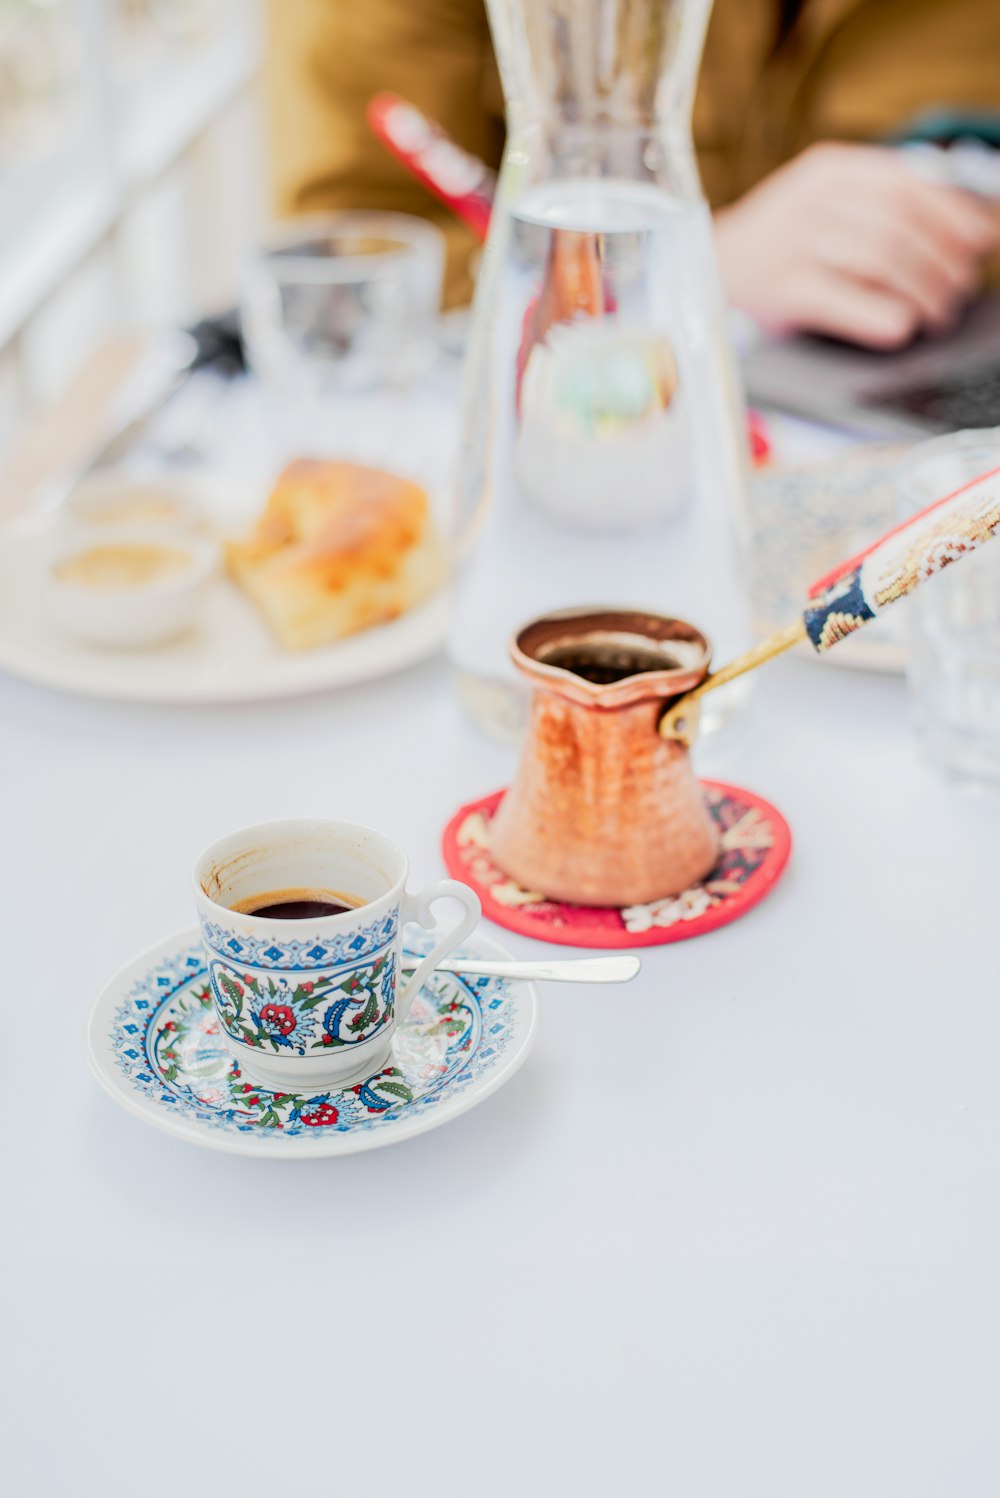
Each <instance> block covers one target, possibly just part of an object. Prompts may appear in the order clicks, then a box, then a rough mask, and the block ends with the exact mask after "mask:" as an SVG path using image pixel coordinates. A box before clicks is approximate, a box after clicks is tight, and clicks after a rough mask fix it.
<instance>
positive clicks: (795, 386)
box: [743, 295, 1000, 438]
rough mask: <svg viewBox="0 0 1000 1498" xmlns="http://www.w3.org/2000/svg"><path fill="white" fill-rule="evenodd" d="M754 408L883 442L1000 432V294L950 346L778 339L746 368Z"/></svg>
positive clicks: (973, 314)
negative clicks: (875, 347) (888, 348)
mask: <svg viewBox="0 0 1000 1498" xmlns="http://www.w3.org/2000/svg"><path fill="white" fill-rule="evenodd" d="M743 375H744V379H745V381H746V388H747V395H748V398H749V400H750V403H751V405H754V406H762V407H772V408H774V409H776V410H779V411H789V412H792V413H793V414H795V415H797V416H804V417H807V418H810V419H812V420H814V421H820V422H822V423H823V424H824V425H825V426H836V427H843V428H846V429H848V430H850V431H854V432H858V433H862V434H864V435H866V436H873V437H887V438H888V437H920V436H932V435H934V434H935V433H938V432H954V431H959V430H961V429H963V428H965V427H994V426H1000V295H990V296H984V297H981V298H980V299H979V301H977V302H975V303H974V304H973V305H972V307H971V308H970V309H969V311H968V313H967V314H966V316H965V319H964V321H963V322H962V323H961V324H960V325H959V326H958V327H957V328H956V329H955V330H954V332H952V333H949V334H947V335H946V336H945V337H943V338H935V339H920V340H918V341H917V342H916V343H913V344H911V345H910V346H909V347H908V348H906V349H902V350H900V351H897V352H893V353H876V352H874V351H872V350H869V349H859V348H857V347H855V346H854V345H851V344H846V343H839V342H837V341H836V340H835V339H830V338H818V337H811V336H806V335H796V336H794V337H788V338H781V339H769V340H766V341H765V342H763V343H761V344H760V345H758V346H757V347H756V348H754V349H753V350H752V351H751V352H750V353H749V354H748V356H747V357H746V359H745V360H744V361H743Z"/></svg>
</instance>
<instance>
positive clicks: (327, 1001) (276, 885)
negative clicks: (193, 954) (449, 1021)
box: [194, 820, 481, 1091]
mask: <svg viewBox="0 0 1000 1498" xmlns="http://www.w3.org/2000/svg"><path fill="white" fill-rule="evenodd" d="M407 869H408V861H407V858H406V854H405V853H404V852H403V850H402V848H400V847H399V846H398V845H397V844H396V843H394V842H392V841H391V840H390V839H389V838H387V837H384V836H383V835H382V834H381V833H379V832H373V831H372V830H371V828H369V827H360V826H356V825H354V824H353V823H350V822H324V821H311V820H304V821H289V822H264V823H262V824H260V825H259V826H256V827H247V828H244V829H243V830H242V831H241V832H236V833H233V834H232V835H231V836H230V837H225V838H222V839H221V840H220V841H219V842H216V843H213V844H212V845H211V847H209V848H207V849H206V850H205V852H204V853H203V854H202V855H201V857H200V858H199V859H198V861H197V863H196V864H195V871H194V885H195V901H196V904H197V907H198V920H199V922H200V925H201V934H202V939H203V941H204V943H205V948H206V953H207V957H208V967H209V975H210V978H211V984H212V995H213V998H214V1001H215V1008H216V1012H217V1014H218V1016H219V1022H220V1024H221V1027H222V1030H223V1033H224V1035H225V1037H226V1042H227V1044H228V1046H229V1048H230V1050H231V1051H232V1053H233V1055H234V1056H235V1057H236V1058H237V1060H238V1061H239V1064H240V1067H241V1068H242V1069H243V1070H245V1071H246V1073H247V1074H248V1075H249V1076H252V1077H256V1078H257V1079H258V1080H259V1081H260V1082H262V1083H264V1084H265V1085H267V1086H271V1087H281V1088H284V1089H286V1090H288V1091H295V1090H298V1089H301V1088H316V1087H343V1086H351V1085H353V1084H354V1083H355V1082H358V1081H361V1080H363V1079H364V1078H365V1077H367V1076H370V1075H371V1074H372V1073H373V1072H375V1071H378V1070H379V1069H380V1067H382V1066H383V1065H384V1063H385V1061H386V1058H387V1057H388V1055H389V1050H390V1046H391V1043H392V1034H393V1030H394V1029H395V1026H396V1025H397V1024H400V1023H401V1022H402V1021H403V1019H405V1017H406V1013H407V1011H408V1009H409V1007H410V1004H411V1003H412V1002H413V999H414V997H415V995H416V994H417V993H418V992H419V990H420V987H421V985H422V984H423V982H424V980H425V979H426V978H427V976H428V975H429V974H430V973H431V972H432V971H433V969H434V968H435V966H436V965H437V964H438V963H439V962H440V961H441V959H442V957H444V956H445V955H446V954H447V953H448V952H450V951H451V950H452V948H453V947H455V946H457V944H458V943H459V942H460V941H462V940H463V939H464V938H465V937H466V936H468V935H469V933H470V931H472V930H473V928H474V927H475V925H476V924H477V922H478V920H479V917H480V914H481V908H480V904H479V900H478V898H477V896H476V895H475V894H474V893H473V891H472V890H471V889H469V888H468V887H467V886H466V885H464V884H459V883H458V882H457V881H456V880H454V879H439V880H438V881H437V882H436V883H434V884H430V885H428V886H427V887H426V888H425V889H422V890H420V891H419V893H417V894H411V893H410V892H409V891H408V890H407V889H406V874H407ZM306 890H308V891H315V892H317V893H319V892H325V893H326V895H327V896H328V897H329V898H330V899H331V900H339V901H340V903H342V904H345V905H348V906H350V907H351V908H349V909H347V910H344V911H343V912H342V913H339V914H335V915H322V916H310V917H309V918H307V919H305V920H296V919H292V920H288V919H277V918H275V917H273V916H260V915H254V914H247V913H245V912H243V911H240V910H236V909H234V908H233V907H234V906H237V905H246V904H252V903H253V902H254V900H255V899H258V898H259V897H262V896H265V895H269V896H274V897H275V898H277V897H278V896H279V895H280V894H281V893H285V892H290V891H306ZM443 899H452V900H457V901H458V902H459V903H460V904H461V905H462V906H463V907H464V913H463V915H462V918H461V920H460V921H458V923H457V924H456V925H455V926H453V927H451V928H450V929H449V930H448V931H447V932H446V933H445V934H444V935H443V936H442V937H441V938H440V940H439V941H438V942H437V943H436V945H435V946H434V947H433V949H432V950H431V952H430V953H429V954H428V955H427V956H426V957H425V958H424V959H423V960H422V961H421V963H420V964H419V966H418V967H417V969H416V971H415V972H414V973H413V974H412V976H411V977H409V978H408V979H406V980H405V981H403V980H402V979H401V971H400V969H401V959H402V948H401V930H402V926H403V925H404V924H405V922H407V921H416V922H418V923H419V924H420V925H422V926H424V927H426V928H428V929H431V928H432V927H433V926H434V924H435V922H434V916H433V912H432V907H433V905H434V904H435V903H436V902H437V901H438V900H443Z"/></svg>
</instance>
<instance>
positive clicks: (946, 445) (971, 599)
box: [898, 427, 1000, 789]
mask: <svg viewBox="0 0 1000 1498" xmlns="http://www.w3.org/2000/svg"><path fill="white" fill-rule="evenodd" d="M997 467H1000V427H994V428H992V429H988V430H982V431H969V432H954V433H950V434H949V435H948V436H945V437H934V438H932V439H931V440H930V441H929V442H921V443H919V444H918V445H917V446H916V447H914V448H913V449H912V450H911V451H910V452H909V453H908V454H907V456H906V457H905V458H904V459H903V461H902V463H901V464H900V468H899V476H898V481H899V491H900V504H901V515H902V517H903V518H905V517H907V516H909V515H912V514H914V513H915V512H916V511H918V510H921V509H923V507H924V506H925V505H928V504H930V503H932V501H933V500H935V499H941V498H942V497H943V496H944V495H946V494H950V493H951V492H952V491H953V490H955V489H958V488H960V487H961V486H962V484H965V483H968V482H969V481H970V480H971V479H974V478H978V477H979V475H980V474H983V473H986V472H988V471H989V470H990V469H991V468H997ZM907 613H908V629H909V655H908V660H907V673H906V674H907V681H908V684H909V687H910V693H911V697H912V702H913V711H914V719H915V723H916V728H917V732H918V734H919V737H920V742H921V745H922V747H923V750H924V752H925V754H926V755H927V757H928V759H929V760H930V761H931V762H932V763H933V764H934V765H936V766H937V767H938V768H939V769H940V770H942V771H944V773H945V774H946V775H947V776H948V777H949V778H950V779H952V780H954V781H956V782H958V783H961V784H964V785H966V786H968V787H969V788H970V789H976V788H986V787H993V788H996V787H1000V545H997V544H996V543H994V544H993V545H990V546H984V547H983V548H982V549H981V550H979V551H977V552H975V553H974V554H973V555H972V556H969V557H963V559H962V563H961V566H958V567H948V568H946V569H945V570H944V572H942V574H941V575H940V576H939V577H935V578H932V579H931V580H930V581H929V582H928V583H927V585H926V586H925V587H922V588H918V589H917V591H916V592H915V593H914V595H913V597H912V598H911V599H910V600H909V601H908V604H907Z"/></svg>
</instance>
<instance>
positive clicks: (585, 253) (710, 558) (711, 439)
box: [449, 0, 748, 733]
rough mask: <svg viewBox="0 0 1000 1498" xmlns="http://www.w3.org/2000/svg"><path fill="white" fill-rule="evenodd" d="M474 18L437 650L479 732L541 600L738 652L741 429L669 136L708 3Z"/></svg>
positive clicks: (697, 194) (586, 5)
mask: <svg viewBox="0 0 1000 1498" xmlns="http://www.w3.org/2000/svg"><path fill="white" fill-rule="evenodd" d="M487 8H488V11H489V17H490V24H491V27H492V30H493V37H494V41H495V44H496V50H497V56H498V59H499V64H500V71H501V75H502V78H503V84H504V91H505V95H506V100H507V125H508V136H507V150H506V154H505V158H504V164H503V168H502V171H501V174H500V180H499V184H498V191H497V198H496V201H495V203H494V208H493V215H492V219H491V222H490V232H489V238H488V241H487V245H486V250H485V254H484V259H483V266H482V271H481V274H480V278H479V284H478V286H477V292H476V301H475V307H474V316H473V328H472V336H471V343H470V352H469V358H468V363H467V368H466V381H465V402H464V427H463V447H462V452H461V456H460V482H459V494H458V506H457V526H456V551H457V556H458V558H459V573H458V581H457V588H456V599H455V609H454V616H453V623H452V629H451V637H450V646H449V649H450V655H451V658H452V661H453V664H454V665H455V667H456V669H457V673H458V679H459V684H460V688H461V690H462V694H463V698H464V700H465V701H466V703H467V705H468V706H469V707H470V709H471V711H472V713H473V715H474V717H476V719H477V720H478V721H479V722H480V723H481V724H482V725H483V726H484V727H486V728H487V729H492V730H493V731H495V732H498V733H500V732H503V730H504V728H505V727H507V726H510V727H516V725H517V722H518V720H519V716H520V703H521V698H520V687H519V685H518V684H517V682H516V680H515V677H514V673H513V669H512V667H511V665H510V662H509V660H508V656H507V642H508V639H509V637H510V636H511V635H512V634H513V633H514V631H515V630H516V629H517V628H518V627H519V626H520V625H521V624H523V623H524V622H525V621H526V620H527V619H529V618H531V617H532V616H533V615H536V614H539V613H543V612H546V611H548V610H550V609H555V608H561V607H568V606H574V605H586V604H593V605H600V604H615V605H618V606H625V607H629V608H638V609H650V610H653V611H656V612H659V613H668V614H674V615H679V616H682V617H684V618H686V619H688V620H690V621H691V622H692V623H693V624H695V625H696V626H697V627H698V628H699V629H701V630H703V631H704V632H705V633H706V634H708V635H709V636H710V637H711V639H712V642H713V645H714V647H715V654H716V658H717V659H720V660H721V659H725V658H726V657H727V656H729V655H732V654H735V653H737V652H738V651H739V650H741V649H742V648H744V646H745V645H746V643H747V639H748V624H747V618H748V614H747V603H746V592H745V585H744V579H745V575H746V573H745V567H744V565H743V563H744V558H743V556H742V553H741V542H742V539H743V537H742V527H743V525H744V523H745V521H744V508H743V501H744V488H745V453H746V441H745V436H744V427H743V419H742V404H741V400H740V397H739V394H738V390H737V384H736V379H735V374H734V369H733V363H732V356H731V352H730V348H729V344H728V339H727V332H726V320H725V309H724V305H723V300H722V295H721V291H720V286H719V279H718V274H717V270H716V262H715V250H714V244H713V238H712V225H711V217H710V214H709V211H708V208H707V205H706V203H705V200H704V198H703V196H702V192H701V187H700V183H699V179H698V173H697V168H696V166H695V161H694V154H693V149H692V144H691V132H690V112H691V101H692V97H693V92H694V85H695V79H696V74H697V67H698V60H699V57H700V54H701V46H702V41H703V36H704V31H705V25H706V22H707V19H708V13H709V9H710V0H488V7H487ZM747 689H748V687H747V683H746V682H745V681H744V682H743V683H741V684H740V686H739V689H738V690H739V692H740V693H742V692H745V691H746V690H747ZM730 701H731V699H730ZM723 705H724V704H723ZM712 708H713V712H715V711H717V710H718V709H717V704H716V703H714V702H713V703H712Z"/></svg>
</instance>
